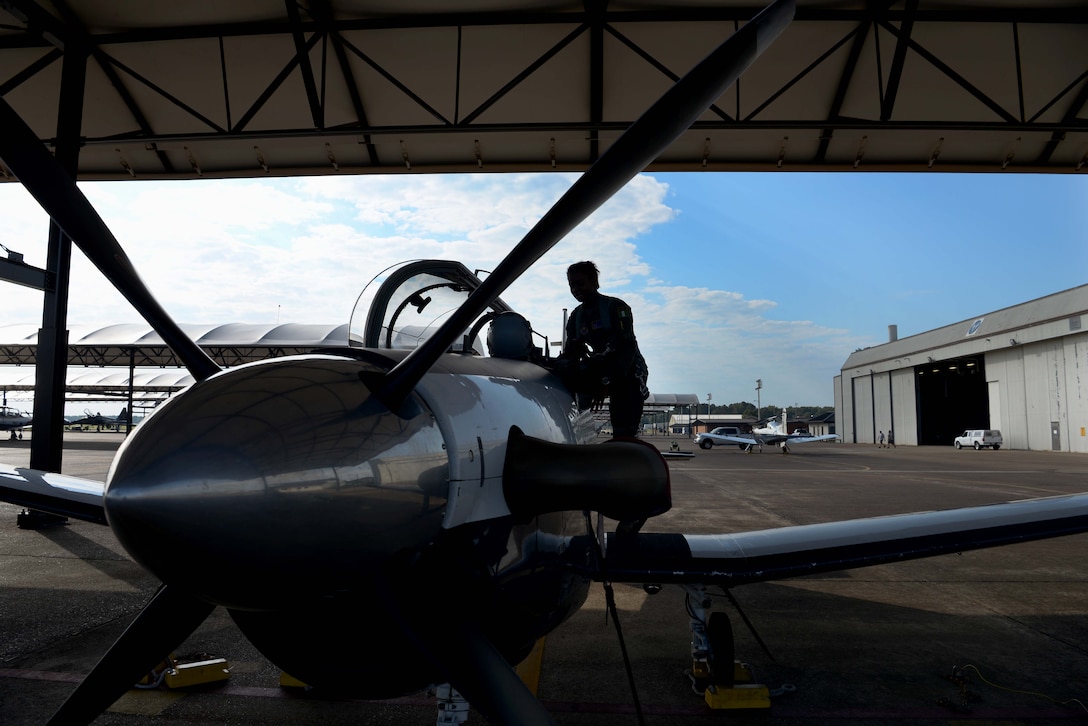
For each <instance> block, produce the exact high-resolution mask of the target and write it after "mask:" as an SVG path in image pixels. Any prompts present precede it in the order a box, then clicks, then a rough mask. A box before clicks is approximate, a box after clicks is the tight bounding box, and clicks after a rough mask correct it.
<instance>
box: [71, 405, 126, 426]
mask: <svg viewBox="0 0 1088 726" xmlns="http://www.w3.org/2000/svg"><path fill="white" fill-rule="evenodd" d="M83 413H84V416H83V418H77V419H75V420H74V421H69V422H68V425H69V426H97V427H98V428H102V427H103V426H109V427H113V428H114V429H116V430H118V431H120V430H121V425H122V424H126V425H129V426H131V425H132V417H131V416H130V415H129V412H128V406H125V407H124V408H122V409H121V413H119V414H117V415H116V416H103V415H102V414H101V413H91V412H90V411H84V412H83Z"/></svg>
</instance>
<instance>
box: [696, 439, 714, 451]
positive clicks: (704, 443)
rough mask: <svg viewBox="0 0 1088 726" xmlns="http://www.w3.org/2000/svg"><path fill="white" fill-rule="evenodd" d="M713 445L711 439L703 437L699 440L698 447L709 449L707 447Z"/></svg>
mask: <svg viewBox="0 0 1088 726" xmlns="http://www.w3.org/2000/svg"><path fill="white" fill-rule="evenodd" d="M713 446H714V442H713V441H711V440H710V439H703V440H702V441H700V442H699V448H700V449H709V448H711V447H713Z"/></svg>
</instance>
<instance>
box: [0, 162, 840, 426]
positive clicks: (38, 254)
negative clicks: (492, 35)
mask: <svg viewBox="0 0 1088 726" xmlns="http://www.w3.org/2000/svg"><path fill="white" fill-rule="evenodd" d="M574 179H575V177H573V176H570V175H559V174H553V175H522V174H490V175H484V174H481V175H461V176H411V175H398V176H360V177H335V178H334V177H321V178H305V179H285V180H268V181H253V180H247V181H237V180H235V181H215V182H191V181H189V182H177V183H169V182H152V183H143V182H140V183H134V182H126V183H122V184H118V183H113V184H93V185H85V186H83V187H82V188H84V189H85V193H86V194H87V196H88V197H89V198H90V199H91V200H92V202H93V203H94V204H95V206H96V208H97V209H98V210H99V212H100V214H101V215H102V216H103V218H104V219H105V220H106V221H107V223H108V224H109V225H110V227H111V229H112V230H113V232H114V234H115V235H116V237H117V238H118V239H119V240H120V241H121V243H122V245H123V246H124V247H125V248H126V249H127V250H128V252H129V255H130V257H131V258H132V260H133V262H134V263H135V265H136V267H137V269H138V270H139V272H140V274H141V275H142V276H143V279H144V280H145V282H146V283H147V284H148V286H149V287H150V288H151V290H152V291H153V292H154V293H155V294H156V295H157V296H158V297H159V298H160V299H161V301H162V303H163V305H164V307H165V308H166V309H167V310H168V311H169V312H170V313H171V314H172V315H173V316H174V317H175V318H176V319H178V320H179V321H180V322H183V323H223V322H247V323H272V322H276V321H277V320H278V321H280V322H300V323H333V324H335V323H339V322H346V321H347V320H348V317H349V315H350V314H351V308H352V306H353V305H354V303H355V299H356V296H357V295H358V294H359V292H360V291H361V290H362V289H363V287H364V286H365V285H366V283H367V282H368V281H369V280H370V279H371V278H372V277H373V276H374V275H375V274H377V273H378V272H380V271H381V270H383V269H384V268H386V267H388V266H389V265H392V264H395V263H397V262H400V261H403V260H406V259H416V258H427V257H437V258H444V259H458V260H461V261H462V262H464V264H465V265H466V266H467V267H469V268H470V269H476V268H480V269H483V270H492V269H494V267H495V266H496V265H498V264H499V262H500V261H501V260H502V259H503V257H504V256H505V255H506V253H507V252H508V251H509V250H510V249H511V248H512V247H513V246H514V245H515V244H517V243H518V242H519V241H520V240H521V239H522V238H523V237H524V235H525V234H526V233H527V232H528V231H529V230H530V229H531V227H532V225H533V224H535V223H536V222H537V220H539V219H540V217H541V216H542V215H543V214H545V213H546V212H547V210H548V209H549V208H550V207H551V205H552V204H554V203H555V201H556V200H557V199H558V198H559V197H560V196H561V195H562V194H563V193H564V192H565V191H566V190H567V189H568V188H569V187H570V185H571V184H572V183H573V181H574ZM0 214H3V216H4V219H5V228H6V231H5V237H4V238H3V239H0V242H2V243H3V244H5V245H7V246H9V247H11V248H13V249H18V250H19V251H22V252H25V253H27V258H28V262H31V264H35V265H38V266H44V264H45V250H46V244H45V240H46V226H47V223H46V218H45V215H44V214H43V213H41V211H40V210H38V209H37V208H36V205H35V204H34V203H33V202H32V201H30V200H29V197H28V196H27V195H26V194H25V192H23V191H22V189H21V188H20V187H18V186H17V185H4V186H3V187H2V188H0ZM677 214H678V210H676V209H674V208H672V207H670V206H669V189H668V185H667V184H665V183H662V182H661V181H659V180H657V179H655V178H653V177H650V176H639V177H637V178H636V179H634V180H633V181H632V182H631V183H630V184H628V185H627V187H625V188H624V189H623V190H622V191H621V192H620V193H619V194H617V195H616V196H615V197H614V198H613V199H612V200H610V201H609V202H608V203H607V204H605V205H604V206H603V207H602V208H601V209H599V210H598V211H597V212H596V213H594V214H593V215H591V216H590V218H589V219H587V220H586V221H585V222H584V223H583V224H582V225H580V226H578V227H577V228H576V229H575V230H574V231H573V232H572V233H571V234H570V235H569V236H568V237H567V238H566V239H564V240H563V241H562V242H560V243H559V244H558V245H556V247H555V248H553V249H552V250H551V251H550V252H548V253H546V254H545V255H544V256H543V258H542V259H541V260H539V261H538V262H537V263H536V264H535V265H533V266H532V267H531V269H530V270H529V271H528V272H527V273H526V274H525V275H524V276H523V277H522V278H521V279H519V280H518V281H517V282H516V283H515V284H514V285H513V286H512V287H511V289H510V290H509V291H507V292H505V293H503V297H504V299H506V301H507V302H508V303H510V304H511V305H513V306H514V307H515V308H517V309H519V310H521V311H523V312H524V313H525V314H526V316H527V317H528V318H529V319H530V320H531V321H532V323H533V325H534V327H535V328H537V329H538V330H539V331H540V332H542V333H544V334H545V335H548V336H549V337H550V338H551V339H552V340H557V339H558V338H559V336H560V333H561V325H562V317H561V315H562V312H561V311H562V309H563V308H568V309H570V308H573V307H574V305H575V301H574V300H573V299H572V298H571V297H570V294H569V291H568V290H567V285H566V278H565V270H566V267H567V265H569V264H570V263H571V262H574V261H577V260H582V259H592V260H594V261H595V262H596V263H597V265H598V267H599V268H600V269H601V273H602V279H601V288H602V291H603V292H605V293H607V294H614V295H618V296H620V297H623V298H624V299H626V300H627V301H628V302H629V303H630V304H631V305H632V307H633V309H634V311H635V320H636V330H637V333H638V336H639V339H640V343H641V345H642V348H643V351H644V353H645V354H646V357H647V359H648V361H649V364H650V368H651V380H650V382H651V388H652V389H654V390H656V391H660V392H672V393H699V395H700V398H704V397H705V393H706V392H708V391H713V392H714V393H715V396H714V398H715V401H719V402H723V403H724V402H729V401H730V400H735V399H737V398H738V397H740V396H741V395H742V394H740V393H733V392H734V391H745V392H747V396H748V397H749V398H753V397H754V396H752V395H751V392H750V391H749V390H748V389H750V388H752V386H753V385H754V380H755V379H756V378H757V377H762V378H763V379H764V380H765V381H769V380H771V379H774V380H777V381H778V382H779V383H780V385H779V386H778V391H779V392H780V394H781V396H782V397H781V398H780V397H779V394H778V393H776V395H775V397H774V398H775V400H776V401H779V402H781V403H785V402H787V401H788V402H790V403H793V402H799V403H802V404H818V403H824V404H827V403H830V402H831V393H830V388H831V377H832V376H833V375H835V373H837V371H838V367H839V365H841V363H842V361H843V360H844V359H845V356H846V354H847V353H848V352H849V351H850V350H853V349H854V348H855V347H857V345H858V343H857V341H856V340H854V338H853V337H852V336H851V334H850V333H849V331H845V330H837V329H828V328H824V327H821V326H819V325H816V324H814V323H812V322H809V321H783V320H774V319H771V318H769V317H767V315H768V314H769V313H771V312H773V311H774V310H775V307H776V302H775V301H774V300H770V299H747V298H745V297H744V296H743V295H741V294H739V293H736V292H731V291H728V290H721V289H713V288H711V287H687V286H682V285H666V284H663V283H662V282H661V281H660V280H657V279H654V270H653V269H652V268H651V267H650V265H649V264H648V263H647V262H646V261H645V260H644V259H643V258H642V257H641V256H640V255H639V248H638V244H639V239H640V236H642V235H644V234H646V233H647V232H648V231H649V230H650V229H653V228H655V227H660V226H661V225H666V226H667V225H668V224H669V222H670V221H671V220H672V219H674V218H675V217H676V215H677ZM678 244H682V242H678ZM32 258H33V261H32ZM699 279H702V278H699ZM72 285H73V289H72V294H71V305H70V316H69V320H70V323H71V324H73V325H81V324H86V325H107V324H111V323H117V322H137V321H138V317H137V315H136V314H135V312H133V311H132V310H131V308H130V307H129V306H128V305H127V303H125V302H124V300H122V299H121V297H120V295H118V294H117V293H116V292H114V291H113V290H112V288H111V287H110V285H109V284H108V283H107V282H105V281H104V280H103V279H102V277H101V275H99V274H98V273H97V271H95V270H93V268H92V267H91V265H90V264H89V263H87V261H86V260H85V259H84V258H83V256H82V255H81V254H79V253H78V252H77V253H76V254H75V255H74V258H73V271H72ZM9 287H11V286H9ZM40 297H41V296H40V294H39V293H37V292H35V291H23V290H16V291H13V292H11V294H10V295H9V296H8V300H7V311H8V314H7V316H6V318H7V320H8V321H9V322H30V323H34V324H38V323H39V322H40V315H41V313H40V305H41V302H40ZM748 379H750V380H751V381H752V382H753V383H752V384H749V383H748V382H747V380H748ZM765 392H766V391H765Z"/></svg>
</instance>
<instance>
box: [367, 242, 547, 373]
mask: <svg viewBox="0 0 1088 726" xmlns="http://www.w3.org/2000/svg"><path fill="white" fill-rule="evenodd" d="M480 284H481V283H480V278H479V277H477V276H476V275H475V274H474V273H473V272H471V271H470V270H469V269H468V268H467V267H465V266H464V265H463V264H461V263H460V262H453V261H449V260H412V261H409V262H402V263H399V264H397V265H393V266H392V267H388V268H386V269H385V270H383V271H382V272H380V273H379V274H378V275H376V276H375V277H374V279H372V280H371V281H370V282H369V283H368V284H367V286H366V287H365V288H364V289H363V292H362V293H361V294H360V295H359V298H358V299H357V300H356V302H355V309H354V310H353V311H352V314H351V322H350V325H349V330H350V338H349V339H350V341H351V343H350V345H351V347H363V348H385V349H390V348H392V349H401V350H412V349H414V348H417V347H418V346H419V345H421V344H422V343H423V341H425V340H426V339H427V338H429V337H430V336H431V335H433V334H434V333H435V331H437V330H438V328H439V327H440V326H441V325H442V323H443V322H445V321H446V319H447V318H448V317H449V316H450V315H452V314H453V312H454V311H455V310H457V309H458V308H459V307H461V305H462V303H464V302H465V300H466V299H467V298H468V296H469V295H470V294H471V293H472V291H473V290H475V289H476V288H477V287H479V286H480ZM485 328H487V331H486V343H487V345H486V346H485V344H484V341H482V340H481V335H483V334H485ZM537 338H541V340H542V344H541V345H539V346H538V345H537V344H536V339H537ZM485 351H486V354H487V355H490V356H494V357H501V358H515V359H520V360H542V359H544V358H545V357H546V356H547V351H548V345H547V339H545V338H543V337H542V336H540V335H539V334H538V333H536V332H535V331H533V330H532V326H531V325H530V324H529V321H527V320H526V319H525V318H524V317H522V316H521V315H519V314H518V313H516V312H515V311H514V310H513V309H512V308H511V307H510V306H509V305H507V304H506V303H505V302H504V301H503V300H502V299H501V298H496V299H495V300H494V301H493V302H492V303H491V304H490V305H489V306H488V308H487V309H486V310H485V311H484V312H483V313H482V314H481V315H480V316H479V317H478V318H477V319H476V320H475V321H474V322H473V324H472V325H471V326H469V327H468V328H467V329H466V330H465V331H464V333H463V334H462V335H461V336H459V337H458V339H457V340H456V341H455V342H454V344H453V345H452V346H451V352H459V353H465V354H469V355H485Z"/></svg>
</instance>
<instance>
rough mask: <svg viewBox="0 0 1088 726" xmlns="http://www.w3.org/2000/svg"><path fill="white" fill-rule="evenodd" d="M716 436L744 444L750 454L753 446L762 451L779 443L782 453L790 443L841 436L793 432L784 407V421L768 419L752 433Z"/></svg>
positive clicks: (806, 442) (804, 442)
mask: <svg viewBox="0 0 1088 726" xmlns="http://www.w3.org/2000/svg"><path fill="white" fill-rule="evenodd" d="M716 438H719V439H722V440H724V441H732V442H733V443H736V444H742V445H744V450H745V451H746V452H748V453H749V454H750V453H752V447H753V446H758V447H759V450H760V451H763V446H764V445H767V446H774V445H775V444H778V445H780V446H781V447H782V453H783V454H788V453H789V452H790V449H789V446H790V444H808V443H811V442H813V441H832V440H834V439H837V438H839V437H838V436H836V435H835V434H822V435H820V436H809V435H808V434H791V433H789V430H788V429H787V427H786V409H782V423H781V424H780V423H778V420H777V419H773V418H772V419H768V420H767V425H766V426H757V427H756V428H753V429H752V433H750V434H735V435H725V434H717V435H716Z"/></svg>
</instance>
